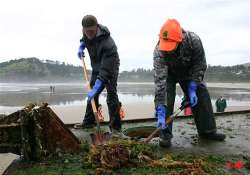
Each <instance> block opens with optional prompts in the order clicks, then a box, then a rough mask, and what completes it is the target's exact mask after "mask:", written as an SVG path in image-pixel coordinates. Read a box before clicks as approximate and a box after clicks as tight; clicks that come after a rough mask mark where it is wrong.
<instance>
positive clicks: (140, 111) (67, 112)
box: [51, 103, 250, 123]
mask: <svg viewBox="0 0 250 175" xmlns="http://www.w3.org/2000/svg"><path fill="white" fill-rule="evenodd" d="M176 107H178V104H177V105H176ZM51 108H52V109H53V110H54V112H55V113H56V114H57V115H58V116H59V117H60V118H61V119H62V120H63V122H64V123H81V122H82V120H83V117H84V113H85V109H86V106H84V105H83V106H51ZM124 110H125V112H126V116H125V120H128V119H137V118H152V117H154V106H153V104H150V103H143V104H141V103H133V104H131V103H130V104H124ZM235 110H250V106H228V107H227V108H226V111H235ZM103 114H104V120H105V121H108V120H109V116H108V109H107V106H106V105H103ZM182 114H183V113H182Z"/></svg>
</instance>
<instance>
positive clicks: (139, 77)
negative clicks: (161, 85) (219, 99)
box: [119, 63, 250, 82]
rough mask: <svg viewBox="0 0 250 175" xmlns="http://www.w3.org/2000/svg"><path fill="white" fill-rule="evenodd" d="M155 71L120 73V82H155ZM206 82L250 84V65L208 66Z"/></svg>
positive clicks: (142, 70)
mask: <svg viewBox="0 0 250 175" xmlns="http://www.w3.org/2000/svg"><path fill="white" fill-rule="evenodd" d="M153 76H154V72H153V70H146V69H142V68H140V69H137V70H133V71H131V72H128V71H124V72H121V73H120V76H119V81H128V80H129V81H139V82H142V81H150V82H153ZM205 81H208V82H250V65H249V63H247V64H242V65H235V66H208V68H207V71H206V74H205Z"/></svg>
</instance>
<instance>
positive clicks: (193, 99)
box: [188, 80, 198, 107]
mask: <svg viewBox="0 0 250 175" xmlns="http://www.w3.org/2000/svg"><path fill="white" fill-rule="evenodd" d="M196 90H197V83H196V82H195V81H193V80H191V81H190V82H189V84H188V96H189V99H190V104H191V106H192V107H194V106H195V105H197V103H198V97H197V95H196Z"/></svg>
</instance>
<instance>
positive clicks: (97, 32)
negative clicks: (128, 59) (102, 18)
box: [78, 15, 121, 133]
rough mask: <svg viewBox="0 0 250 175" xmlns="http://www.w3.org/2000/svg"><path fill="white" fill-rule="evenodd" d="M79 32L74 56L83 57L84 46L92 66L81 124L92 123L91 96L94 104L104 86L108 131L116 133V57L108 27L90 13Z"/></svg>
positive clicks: (117, 69)
mask: <svg viewBox="0 0 250 175" xmlns="http://www.w3.org/2000/svg"><path fill="white" fill-rule="evenodd" d="M82 32H83V37H82V39H81V40H80V47H79V49H78V57H79V58H80V59H82V58H84V49H85V48H87V50H88V53H89V56H90V61H91V67H92V75H91V80H90V86H91V88H92V90H91V91H89V92H88V103H87V108H86V113H85V117H84V120H83V124H82V125H83V127H85V128H88V127H93V126H95V125H96V123H95V117H94V113H93V110H92V107H91V103H90V101H91V99H92V98H94V100H95V103H96V106H99V100H98V99H99V95H100V93H101V92H102V91H103V89H104V88H106V89H107V105H108V110H109V117H110V129H111V131H112V133H115V132H117V133H120V131H121V119H120V114H119V113H120V106H119V99H118V95H117V78H118V73H119V66H120V59H119V55H118V52H117V47H116V45H115V42H114V40H113V39H112V37H111V36H110V32H109V30H108V28H107V27H105V26H103V25H101V24H99V23H98V22H97V19H96V17H95V16H93V15H86V16H84V17H83V19H82Z"/></svg>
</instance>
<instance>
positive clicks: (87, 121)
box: [82, 103, 96, 128]
mask: <svg viewBox="0 0 250 175" xmlns="http://www.w3.org/2000/svg"><path fill="white" fill-rule="evenodd" d="M95 126H96V122H95V115H94V113H93V110H92V106H91V104H90V103H88V104H87V108H86V112H85V116H84V119H83V121H82V127H83V128H93V127H95Z"/></svg>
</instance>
